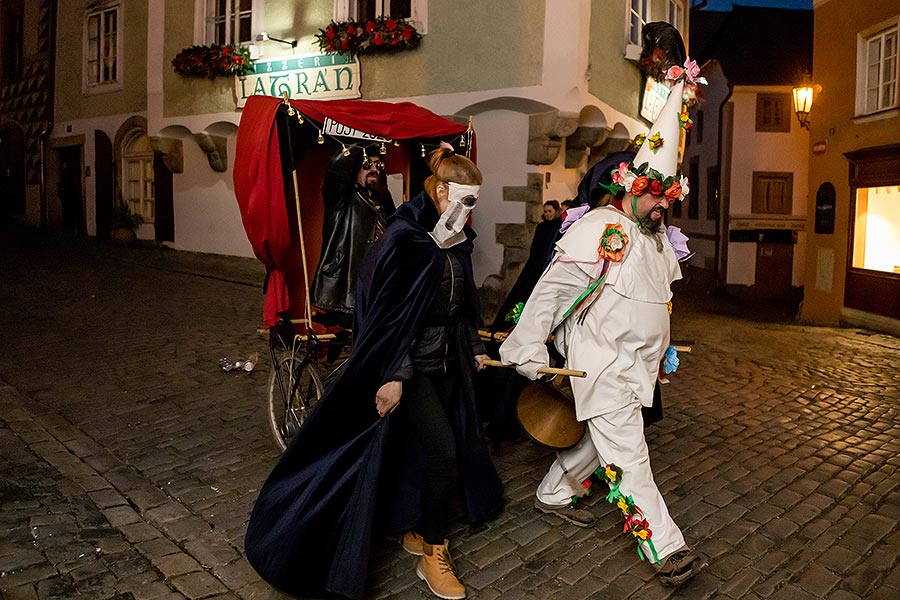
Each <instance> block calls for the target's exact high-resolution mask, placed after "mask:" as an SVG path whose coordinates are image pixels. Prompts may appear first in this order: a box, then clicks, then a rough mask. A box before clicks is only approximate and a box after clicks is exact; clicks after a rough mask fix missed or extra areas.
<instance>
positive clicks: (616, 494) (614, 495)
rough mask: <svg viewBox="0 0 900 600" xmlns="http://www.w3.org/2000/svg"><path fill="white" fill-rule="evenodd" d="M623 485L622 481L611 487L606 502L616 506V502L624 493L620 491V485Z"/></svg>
mask: <svg viewBox="0 0 900 600" xmlns="http://www.w3.org/2000/svg"><path fill="white" fill-rule="evenodd" d="M621 483H622V482H621V481H617V482H615V483H614V484H612V485H611V486H610V488H609V493H608V494H607V495H606V501H607V502H609V503H610V504H615V503H616V501H617V500H618V499H619V498H621V497H622V492H620V491H619V485H620V484H621Z"/></svg>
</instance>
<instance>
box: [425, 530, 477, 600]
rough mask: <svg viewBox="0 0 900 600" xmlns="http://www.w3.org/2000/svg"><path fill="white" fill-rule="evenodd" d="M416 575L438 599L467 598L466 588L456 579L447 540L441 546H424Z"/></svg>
mask: <svg viewBox="0 0 900 600" xmlns="http://www.w3.org/2000/svg"><path fill="white" fill-rule="evenodd" d="M416 575H418V576H419V579H421V580H422V581H424V582H425V583H426V584H427V585H428V589H430V590H431V593H432V594H434V595H435V596H437V597H438V598H443V599H444V600H460V599H461V598H465V597H466V588H465V587H464V586H463V584H461V583H460V582H459V579H457V578H456V572H455V569H454V567H453V560H452V559H451V558H450V551H449V550H447V540H444V543H443V544H442V545H440V546H437V545H432V544H426V543H423V544H422V558H420V559H419V564H418V565H416Z"/></svg>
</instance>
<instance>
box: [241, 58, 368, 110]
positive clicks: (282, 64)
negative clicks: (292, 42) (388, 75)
mask: <svg viewBox="0 0 900 600" xmlns="http://www.w3.org/2000/svg"><path fill="white" fill-rule="evenodd" d="M234 85H235V95H236V96H237V107H238V108H242V107H243V106H244V103H245V102H246V101H247V98H248V97H249V96H253V95H261V96H274V97H276V98H282V97H283V96H284V92H287V93H288V97H290V98H296V99H298V100H336V99H339V98H359V97H360V92H359V60H358V59H357V58H356V57H350V56H345V55H342V54H307V55H303V56H282V57H278V58H268V59H260V60H257V61H256V62H255V64H254V65H253V71H251V72H249V73H247V75H245V76H244V77H237V78H235V80H234Z"/></svg>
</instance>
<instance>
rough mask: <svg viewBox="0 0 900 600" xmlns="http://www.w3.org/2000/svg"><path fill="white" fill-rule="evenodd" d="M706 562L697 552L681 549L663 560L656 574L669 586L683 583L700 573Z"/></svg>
mask: <svg viewBox="0 0 900 600" xmlns="http://www.w3.org/2000/svg"><path fill="white" fill-rule="evenodd" d="M705 566H706V563H704V562H703V559H702V558H700V557H699V556H698V555H696V554H691V551H690V550H679V551H678V552H675V553H674V554H671V555H669V556H668V557H666V559H665V560H664V561H663V562H662V565H660V567H659V571H657V572H656V576H657V577H659V582H660V583H661V584H663V585H667V586H675V585H681V584H682V583H684V582H685V581H687V580H688V579H690V578H691V577H693V576H694V575H696V574H697V573H699V572H700V571H701V570H702V569H703V567H705Z"/></svg>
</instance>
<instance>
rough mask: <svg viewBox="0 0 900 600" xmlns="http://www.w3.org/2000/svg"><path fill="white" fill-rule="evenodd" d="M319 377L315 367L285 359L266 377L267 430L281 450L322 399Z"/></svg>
mask: <svg viewBox="0 0 900 600" xmlns="http://www.w3.org/2000/svg"><path fill="white" fill-rule="evenodd" d="M322 389H323V387H322V378H321V377H320V376H319V373H318V372H317V371H316V368H315V365H313V364H312V363H309V362H306V361H304V360H301V359H299V358H295V357H291V356H285V357H284V358H282V359H280V360H279V361H278V364H277V366H275V367H273V368H272V372H271V373H270V374H269V402H268V414H269V427H270V428H271V429H272V436H273V437H274V438H275V443H276V444H278V447H279V448H280V449H281V450H282V451H283V450H284V449H285V448H287V445H288V442H289V441H290V439H291V437H293V436H294V435H295V434H296V433H297V432H298V431H300V426H301V425H303V422H304V421H306V417H307V415H308V414H309V411H310V410H311V409H312V407H313V406H314V405H315V404H316V402H318V401H319V399H320V398H321V397H322Z"/></svg>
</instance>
